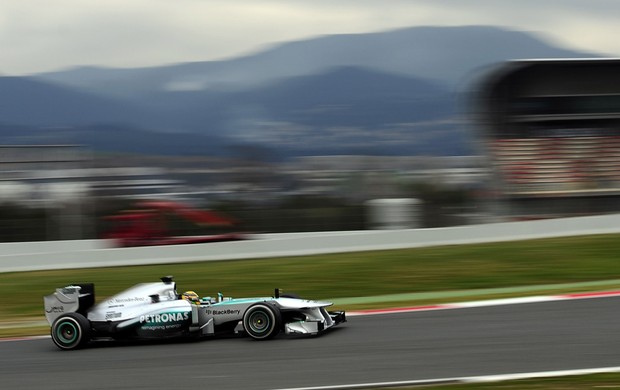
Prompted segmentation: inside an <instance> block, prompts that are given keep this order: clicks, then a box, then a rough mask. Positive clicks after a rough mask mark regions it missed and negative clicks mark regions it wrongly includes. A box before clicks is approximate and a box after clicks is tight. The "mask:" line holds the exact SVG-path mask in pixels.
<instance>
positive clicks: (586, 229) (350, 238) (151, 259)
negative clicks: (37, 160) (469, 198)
mask: <svg viewBox="0 0 620 390" xmlns="http://www.w3.org/2000/svg"><path fill="white" fill-rule="evenodd" d="M607 233H620V214H614V215H603V216H593V217H577V218H564V219H548V220H541V221H528V222H509V223H495V224H484V225H471V226H458V227H449V228H440V229H407V230H368V231H348V232H315V233H289V234H262V235H255V236H253V237H251V239H249V240H245V241H231V242H218V243H208V244H193V245H173V246H152V247H137V248H111V247H110V243H109V242H107V241H104V240H88V241H55V242H37V243H5V244H0V272H14V271H32V270H48V269H67V268H93V267H106V266H126V265H143V264H165V263H182V262H194V261H213V260H238V259H251V258H265V257H279V256H301V255H312V254H323V253H342V252H355V251H369V250H383V249H400V248H419V247H426V246H437V245H458V244H473V243H482V242H499V241H515V240H524V239H532V238H547V237H562V236H577V235H587V234H607Z"/></svg>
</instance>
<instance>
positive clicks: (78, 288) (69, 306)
mask: <svg viewBox="0 0 620 390" xmlns="http://www.w3.org/2000/svg"><path fill="white" fill-rule="evenodd" d="M43 303H44V306H45V318H46V319H47V322H49V323H50V325H51V324H52V323H53V322H54V320H56V318H58V317H60V316H61V315H63V314H64V313H76V312H77V313H80V314H83V315H84V316H85V317H86V311H87V310H88V309H90V308H91V307H92V306H93V305H94V304H95V285H94V284H93V283H80V284H72V285H70V286H66V287H62V288H57V289H56V291H55V292H54V293H53V294H50V295H46V296H45V297H43Z"/></svg>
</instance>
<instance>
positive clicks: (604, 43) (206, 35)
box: [0, 0, 620, 75]
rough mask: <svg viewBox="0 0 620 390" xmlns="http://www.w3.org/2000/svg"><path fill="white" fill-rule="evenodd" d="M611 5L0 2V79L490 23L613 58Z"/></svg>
mask: <svg viewBox="0 0 620 390" xmlns="http://www.w3.org/2000/svg"><path fill="white" fill-rule="evenodd" d="M619 11H620V1H618V0H518V1H513V0H0V60H1V61H0V74H5V75H7V74H8V75H23V74H29V73H36V72H41V71H50V70H58V69H63V68H68V67H74V66H82V65H99V66H113V67H135V66H152V65H159V64H168V63H178V62H186V61H205V60H216V59H223V58H230V57H234V56H238V55H243V54H249V53H252V52H255V51H258V50H260V49H264V48H265V47H268V46H269V45H273V44H274V43H278V42H284V41H289V40H298V39H304V38H309V37H313V36H319V35H325V34H341V33H362V32H372V31H382V30H389V29H394V28H400V27H411V26H459V25H493V26H501V27H507V28H512V29H519V30H527V31H533V32H537V33H540V34H541V36H542V37H544V38H546V39H548V40H550V41H551V42H552V43H554V44H558V45H561V46H564V47H568V48H572V49H586V50H589V51H594V52H599V53H602V54H607V55H611V56H620V39H618V36H620V34H619V32H620V23H618V22H619V19H620V16H619V15H620V13H619Z"/></svg>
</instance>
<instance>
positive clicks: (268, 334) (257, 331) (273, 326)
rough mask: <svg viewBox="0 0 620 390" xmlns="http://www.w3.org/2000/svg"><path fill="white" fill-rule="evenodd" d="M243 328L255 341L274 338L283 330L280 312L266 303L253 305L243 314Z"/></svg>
mask: <svg viewBox="0 0 620 390" xmlns="http://www.w3.org/2000/svg"><path fill="white" fill-rule="evenodd" d="M243 328H244V329H245V331H246V332H247V334H248V335H250V337H252V338H253V339H254V340H267V339H270V338H273V337H274V336H275V335H277V334H278V333H280V329H281V328H282V316H281V314H280V310H278V309H277V308H275V307H273V306H271V305H268V304H265V303H257V304H255V305H252V306H250V307H249V308H248V309H247V310H246V311H245V313H244V314H243Z"/></svg>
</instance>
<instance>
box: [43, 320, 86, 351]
mask: <svg viewBox="0 0 620 390" xmlns="http://www.w3.org/2000/svg"><path fill="white" fill-rule="evenodd" d="M51 333H52V340H53V341H54V344H56V346H57V347H58V348H60V349H64V350H69V349H78V348H81V347H83V346H84V345H86V343H88V341H90V322H89V321H88V320H87V319H86V317H84V316H83V315H81V314H79V313H68V314H64V315H62V316H60V317H58V318H57V319H56V321H54V323H53V324H52V331H51Z"/></svg>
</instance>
